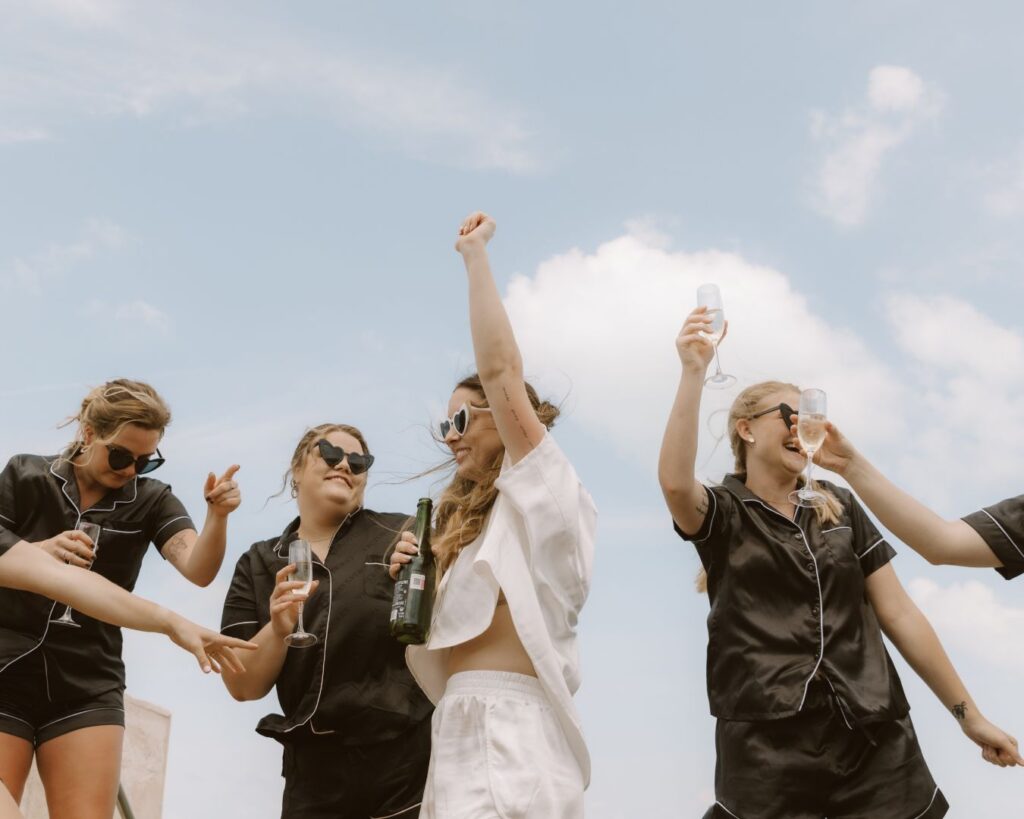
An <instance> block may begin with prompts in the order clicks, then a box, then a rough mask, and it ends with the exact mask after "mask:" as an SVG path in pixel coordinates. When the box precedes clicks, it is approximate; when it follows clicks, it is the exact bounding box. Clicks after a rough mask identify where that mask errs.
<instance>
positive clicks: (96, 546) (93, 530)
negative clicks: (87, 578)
mask: <svg viewBox="0 0 1024 819" xmlns="http://www.w3.org/2000/svg"><path fill="white" fill-rule="evenodd" d="M75 529H76V530H78V531H79V532H84V533H85V534H86V535H88V537H89V539H90V540H91V541H92V560H93V562H92V565H91V566H89V569H88V571H92V567H93V566H95V565H96V557H97V555H99V551H100V531H101V529H100V525H99V524H98V523H90V522H89V521H87V520H80V521H79V522H78V525H77V526H76V527H75ZM50 622H51V623H55V624H56V625H58V626H71V627H72V628H81V627H82V625H81V623H76V622H75V621H74V619H73V618H72V617H71V606H68V607H67V608H66V609H64V613H63V614H62V615H61V616H60V617H58V618H57V619H56V620H51V621H50Z"/></svg>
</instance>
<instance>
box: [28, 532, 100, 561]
mask: <svg viewBox="0 0 1024 819" xmlns="http://www.w3.org/2000/svg"><path fill="white" fill-rule="evenodd" d="M32 545H33V546H37V547H39V548H40V549H42V550H43V551H44V552H46V553H47V554H48V555H50V556H51V557H52V558H54V559H55V560H59V561H60V562H61V563H70V564H71V565H72V566H79V567H80V568H83V569H88V568H89V567H90V566H91V565H92V561H93V545H94V544H93V542H92V538H90V537H89V536H88V535H87V534H86V533H85V532H80V531H78V530H77V529H70V530H68V531H67V532H61V533H60V534H59V535H56V536H54V537H51V538H50V539H49V540H40V541H38V542H36V543H33V544H32Z"/></svg>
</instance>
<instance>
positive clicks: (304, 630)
mask: <svg viewBox="0 0 1024 819" xmlns="http://www.w3.org/2000/svg"><path fill="white" fill-rule="evenodd" d="M304 606H305V603H299V630H298V631H297V632H295V633H296V634H305V633H306V627H305V626H304V625H302V609H303V608H304Z"/></svg>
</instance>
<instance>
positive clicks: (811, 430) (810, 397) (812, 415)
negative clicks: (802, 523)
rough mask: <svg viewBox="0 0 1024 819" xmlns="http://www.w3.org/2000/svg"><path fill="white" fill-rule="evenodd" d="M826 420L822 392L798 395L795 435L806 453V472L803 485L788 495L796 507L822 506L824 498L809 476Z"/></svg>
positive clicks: (804, 392)
mask: <svg viewBox="0 0 1024 819" xmlns="http://www.w3.org/2000/svg"><path fill="white" fill-rule="evenodd" d="M827 419H828V401H827V398H826V396H825V392H824V391H823V390H813V389H812V390H804V391H803V392H802V393H800V410H799V415H798V417H797V422H796V434H797V437H798V438H799V439H800V446H801V447H803V450H804V452H806V453H807V472H806V474H805V476H804V485H803V486H802V487H800V489H798V490H796V491H794V492H791V493H790V494H789V501H790V503H795V504H796V505H797V506H807V507H813V506H824V504H825V496H824V495H823V494H821V492H818V491H816V490H815V489H814V487H813V484H812V482H811V475H812V472H813V470H814V453H815V452H817V451H818V448H819V447H820V446H821V445H822V443H823V442H824V440H825V432H826V430H825V422H826V420H827Z"/></svg>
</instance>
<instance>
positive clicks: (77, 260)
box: [0, 219, 131, 294]
mask: <svg viewBox="0 0 1024 819" xmlns="http://www.w3.org/2000/svg"><path fill="white" fill-rule="evenodd" d="M130 239H131V237H130V236H129V234H128V232H127V231H126V230H125V229H124V228H122V227H121V226H119V225H116V224H114V223H113V222H110V221H107V220H105V219H90V220H89V221H88V222H86V224H85V226H84V227H83V228H82V230H81V231H80V232H79V235H78V237H77V238H75V239H73V240H71V241H70V242H64V243H56V244H52V245H50V246H49V247H47V248H45V249H44V250H41V251H39V252H37V253H34V254H32V255H30V256H25V257H17V258H15V259H14V260H13V261H11V262H10V263H9V264H8V265H7V269H6V270H3V269H0V287H7V288H14V289H20V290H24V291H28V292H30V293H35V294H39V293H41V292H42V290H43V287H44V285H45V284H46V283H47V282H49V281H52V280H54V279H57V278H59V277H61V276H63V275H64V274H65V273H67V272H68V271H70V270H72V269H73V268H74V267H75V266H76V265H78V264H81V263H83V262H86V261H88V260H90V259H93V258H95V257H96V256H97V255H99V254H101V253H104V252H108V251H115V250H119V249H121V248H122V247H124V246H125V245H127V244H128V243H129V241H130Z"/></svg>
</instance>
